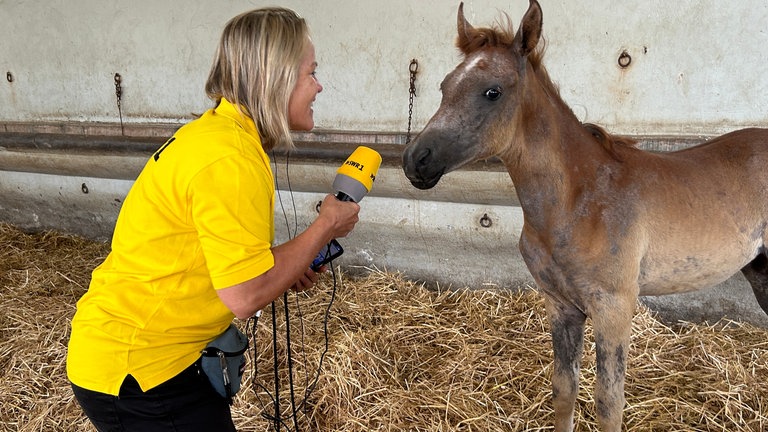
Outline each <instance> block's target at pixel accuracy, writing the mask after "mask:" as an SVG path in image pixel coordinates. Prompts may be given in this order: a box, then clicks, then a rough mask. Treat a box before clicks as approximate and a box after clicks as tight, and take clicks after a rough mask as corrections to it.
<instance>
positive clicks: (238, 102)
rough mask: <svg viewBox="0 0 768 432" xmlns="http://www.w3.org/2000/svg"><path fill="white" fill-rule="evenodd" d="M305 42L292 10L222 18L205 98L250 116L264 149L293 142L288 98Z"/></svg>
mask: <svg viewBox="0 0 768 432" xmlns="http://www.w3.org/2000/svg"><path fill="white" fill-rule="evenodd" d="M308 43H309V28H308V26H307V23H306V21H305V20H304V19H303V18H301V17H300V16H299V15H298V14H296V12H294V11H292V10H290V9H285V8H280V7H269V8H263V9H256V10H252V11H249V12H245V13H243V14H240V15H238V16H236V17H234V18H232V19H231V20H229V22H227V24H226V26H225V27H224V31H223V32H222V35H221V41H220V42H219V47H218V48H217V50H216V56H215V58H214V61H213V66H212V67H211V71H210V73H209V74H208V80H207V81H206V83H205V92H206V94H207V95H208V97H209V98H211V99H213V100H214V101H215V102H216V106H218V105H219V103H220V102H221V98H222V97H223V98H226V99H227V100H228V101H230V102H232V103H233V104H235V106H237V107H238V110H239V109H240V107H244V108H245V109H246V110H247V112H245V113H242V114H243V115H247V116H249V117H251V118H252V119H253V121H254V123H256V127H257V129H258V131H259V136H260V137H261V143H262V146H263V147H264V149H265V150H267V151H269V150H271V149H273V148H274V147H276V146H278V145H283V146H286V147H288V148H292V147H293V146H294V144H293V139H292V138H291V129H290V125H289V122H288V101H289V99H290V97H291V93H292V91H293V88H294V86H295V85H296V81H297V79H298V73H299V66H300V65H301V61H302V58H303V55H304V50H305V48H306V47H307V44H308Z"/></svg>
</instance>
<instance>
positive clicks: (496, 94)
mask: <svg viewBox="0 0 768 432" xmlns="http://www.w3.org/2000/svg"><path fill="white" fill-rule="evenodd" d="M485 97H486V98H488V100H492V101H495V100H498V99H499V98H500V97H501V90H499V89H498V88H496V87H494V88H489V89H488V90H486V91H485Z"/></svg>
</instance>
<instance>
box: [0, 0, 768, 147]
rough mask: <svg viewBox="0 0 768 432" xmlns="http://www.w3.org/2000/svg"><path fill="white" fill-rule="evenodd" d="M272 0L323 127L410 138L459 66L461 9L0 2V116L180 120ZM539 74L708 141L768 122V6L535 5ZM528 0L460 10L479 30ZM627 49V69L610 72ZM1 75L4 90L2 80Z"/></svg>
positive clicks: (399, 3) (585, 110) (476, 3)
mask: <svg viewBox="0 0 768 432" xmlns="http://www.w3.org/2000/svg"><path fill="white" fill-rule="evenodd" d="M275 3H279V4H281V5H285V6H287V7H290V8H293V9H295V10H296V11H298V12H299V13H300V14H301V15H302V16H304V17H306V18H307V20H308V21H309V24H310V26H311V28H312V32H313V38H314V41H315V44H316V47H317V57H318V62H319V63H320V67H319V70H318V76H319V78H320V80H321V82H322V83H323V84H324V85H325V91H324V93H323V94H321V95H320V97H319V98H318V100H317V102H316V105H315V108H316V109H315V113H316V120H317V127H318V128H320V129H332V130H354V131H404V130H405V129H406V128H407V117H408V85H409V74H408V66H409V63H410V60H411V59H417V60H418V61H419V64H420V66H419V74H418V76H417V85H416V87H417V97H416V100H415V104H414V129H419V128H420V127H421V126H423V125H424V124H425V123H426V120H427V119H428V118H429V116H430V115H431V114H432V112H433V111H434V109H435V108H436V107H437V104H438V102H439V91H438V85H439V83H440V81H441V80H442V78H443V76H444V75H445V74H446V73H447V72H448V71H450V70H451V69H452V68H453V67H454V66H455V65H456V64H457V63H458V61H459V56H458V53H457V51H456V49H455V48H454V47H453V41H454V38H455V32H456V30H455V21H456V10H457V6H458V3H459V2H458V1H445V0H420V1H415V0H390V1H378V0H359V1H349V0H322V1H317V0H283V1H280V2H273V1H263V0H254V1H248V2H242V1H234V0H220V1H217V2H188V1H183V0H164V1H156V0H113V1H108V2H104V1H100V0H48V1H46V2H45V4H44V6H43V5H42V4H41V3H40V2H38V1H32V0H14V1H10V0H0V38H1V40H2V43H0V101H2V103H0V120H7V121H71V120H74V121H96V122H115V121H117V120H118V111H117V106H116V97H115V85H114V74H115V73H119V74H120V75H121V77H122V80H123V82H122V90H123V95H122V99H123V100H122V111H123V113H122V114H123V118H124V120H125V121H126V122H133V123H147V122H179V121H183V120H185V119H189V118H190V116H191V114H192V113H199V112H201V111H203V110H204V109H205V108H207V107H208V101H207V100H206V98H205V96H204V93H203V83H204V80H205V78H206V74H207V71H208V68H209V67H210V63H211V60H212V56H213V53H214V49H215V46H216V42H217V39H218V36H219V32H220V30H221V28H222V27H223V25H224V23H225V22H226V21H227V20H228V19H229V18H230V17H232V16H233V15H235V14H237V13H240V12H242V11H245V10H247V9H251V8H254V7H259V6H264V5H272V4H275ZM541 4H542V7H543V10H544V35H545V37H546V39H547V44H548V49H547V54H546V57H545V64H546V65H547V66H548V67H549V70H550V73H551V75H552V77H553V79H554V80H555V81H556V82H558V83H559V84H560V87H561V91H562V95H563V96H564V98H565V99H566V101H567V102H569V104H571V105H572V106H573V108H574V111H575V112H576V113H577V114H578V115H579V116H580V117H581V119H582V120H585V121H589V122H593V123H598V124H601V125H603V126H606V127H607V128H608V129H609V130H611V131H613V132H619V133H626V134H643V135H646V134H665V135H669V134H672V135H679V134H694V135H711V134H715V133H720V132H724V131H726V130H730V129H733V128H735V127H739V126H744V125H760V124H763V125H764V124H766V123H768V98H766V97H764V95H765V94H768V73H766V71H768V65H767V64H766V62H765V59H766V58H768V2H765V1H763V0H744V1H739V2H723V1H716V0H680V1H675V2H669V1H663V0H622V1H615V0H590V1H587V0H567V1H566V0H560V1H553V0H542V1H541ZM526 7H527V1H526V0H467V1H466V2H465V11H466V15H467V17H468V19H470V20H471V22H473V23H475V24H476V25H487V24H490V23H492V22H493V21H494V20H497V19H498V18H499V17H500V16H501V14H502V13H503V12H507V13H509V15H510V17H511V18H512V21H513V23H514V24H515V25H517V24H518V23H519V20H520V17H521V16H522V14H523V12H524V11H525V8H526ZM624 51H626V52H627V53H628V54H629V55H630V56H631V58H632V63H631V65H630V66H629V67H628V68H627V69H621V68H619V67H618V65H617V60H618V57H619V56H620V55H621V53H622V52H624ZM7 72H10V74H11V75H12V77H13V82H10V83H9V82H8V81H7V80H6V79H3V76H4V75H7Z"/></svg>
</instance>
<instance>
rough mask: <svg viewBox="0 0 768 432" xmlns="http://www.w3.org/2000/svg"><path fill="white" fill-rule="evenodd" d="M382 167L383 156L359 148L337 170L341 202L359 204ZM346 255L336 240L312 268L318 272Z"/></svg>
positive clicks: (334, 182)
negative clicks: (340, 256)
mask: <svg viewBox="0 0 768 432" xmlns="http://www.w3.org/2000/svg"><path fill="white" fill-rule="evenodd" d="M379 166H381V155H380V154H379V153H378V152H377V151H376V150H373V149H371V148H368V147H365V146H359V147H358V148H356V149H355V151H353V152H352V154H351V155H349V157H348V158H347V160H345V161H344V163H343V164H342V165H341V166H340V167H339V169H338V170H336V178H335V179H334V180H333V190H334V191H335V192H336V199H338V200H339V201H353V202H356V203H359V202H360V201H361V200H362V199H363V198H364V197H365V195H366V194H367V193H368V192H370V191H371V187H372V186H373V182H374V180H376V173H377V172H378V171H379ZM342 253H344V249H343V248H342V247H341V245H340V244H339V242H338V241H336V239H333V240H331V242H330V243H328V244H327V245H326V246H325V247H324V248H323V249H322V250H321V251H320V252H319V253H318V254H317V257H315V259H314V260H313V261H312V264H311V265H310V268H311V269H312V271H318V270H319V269H320V267H321V266H322V265H324V264H326V263H328V262H330V261H332V260H333V259H334V258H336V257H338V256H339V255H341V254H342Z"/></svg>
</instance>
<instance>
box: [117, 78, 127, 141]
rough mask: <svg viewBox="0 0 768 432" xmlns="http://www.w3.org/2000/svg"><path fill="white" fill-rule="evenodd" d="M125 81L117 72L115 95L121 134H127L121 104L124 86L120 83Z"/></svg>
mask: <svg viewBox="0 0 768 432" xmlns="http://www.w3.org/2000/svg"><path fill="white" fill-rule="evenodd" d="M122 81H123V78H122V77H121V76H120V74H119V73H116V74H115V97H116V98H117V113H118V115H119V116H120V134H121V135H125V129H124V128H123V107H122V106H121V102H122V99H123V87H122V86H121V85H120V83H121V82H122Z"/></svg>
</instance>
